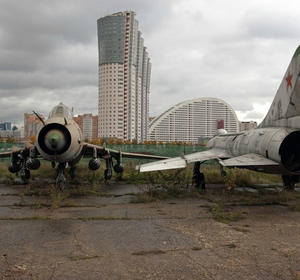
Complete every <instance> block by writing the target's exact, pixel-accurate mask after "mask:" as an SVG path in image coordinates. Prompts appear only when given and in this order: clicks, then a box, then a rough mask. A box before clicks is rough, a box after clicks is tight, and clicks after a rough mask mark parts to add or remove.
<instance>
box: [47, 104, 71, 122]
mask: <svg viewBox="0 0 300 280" xmlns="http://www.w3.org/2000/svg"><path fill="white" fill-rule="evenodd" d="M50 118H66V119H72V114H71V111H70V109H69V108H68V107H67V106H66V105H64V104H63V103H62V102H60V103H59V104H58V105H56V106H55V107H54V108H53V109H52V111H51V112H50V114H49V119H50Z"/></svg>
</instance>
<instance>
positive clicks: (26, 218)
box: [0, 216, 52, 221]
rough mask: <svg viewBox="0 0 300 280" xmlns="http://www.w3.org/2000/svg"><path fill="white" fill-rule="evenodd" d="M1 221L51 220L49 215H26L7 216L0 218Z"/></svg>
mask: <svg viewBox="0 0 300 280" xmlns="http://www.w3.org/2000/svg"><path fill="white" fill-rule="evenodd" d="M0 220H1V221H34V220H52V218H51V217H49V216H27V217H7V218H0Z"/></svg>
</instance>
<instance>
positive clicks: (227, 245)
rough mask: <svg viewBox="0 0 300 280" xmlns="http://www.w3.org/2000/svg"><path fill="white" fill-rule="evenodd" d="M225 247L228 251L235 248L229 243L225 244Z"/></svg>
mask: <svg viewBox="0 0 300 280" xmlns="http://www.w3.org/2000/svg"><path fill="white" fill-rule="evenodd" d="M225 247H227V248H230V249H234V248H236V247H237V246H236V245H235V244H234V243H229V244H226V245H225Z"/></svg>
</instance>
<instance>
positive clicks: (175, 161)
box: [136, 148, 232, 172]
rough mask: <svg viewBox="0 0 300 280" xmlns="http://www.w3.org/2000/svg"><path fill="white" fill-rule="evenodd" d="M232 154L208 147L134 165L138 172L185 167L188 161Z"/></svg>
mask: <svg viewBox="0 0 300 280" xmlns="http://www.w3.org/2000/svg"><path fill="white" fill-rule="evenodd" d="M231 157H232V155H231V154H230V153H229V152H227V151H226V150H223V149H217V148H214V149H210V150H207V151H203V152H197V153H192V154H188V155H183V156H181V157H175V158H170V159H166V160H160V161H156V162H151V163H146V164H142V165H139V166H137V167H136V169H137V170H139V171H140V172H148V171H156V170H167V169H177V168H185V167H186V166H187V165H188V164H189V163H192V162H196V161H206V160H211V159H220V158H223V159H224V158H231Z"/></svg>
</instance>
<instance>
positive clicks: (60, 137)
mask: <svg viewBox="0 0 300 280" xmlns="http://www.w3.org/2000/svg"><path fill="white" fill-rule="evenodd" d="M45 145H46V146H47V148H48V149H50V150H52V151H59V150H62V149H63V148H64V146H65V145H66V140H65V136H64V134H63V133H62V132H61V131H59V130H50V131H49V132H48V133H47V134H46V136H45Z"/></svg>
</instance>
